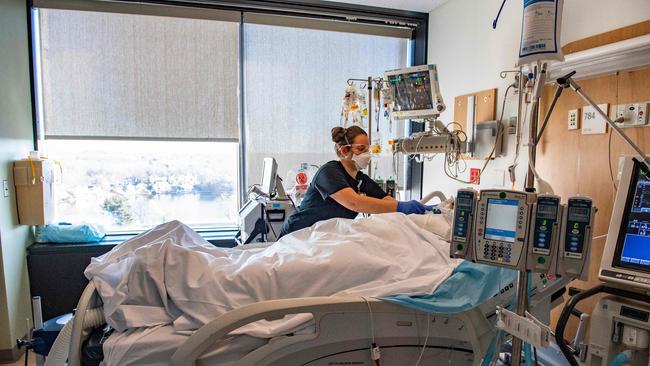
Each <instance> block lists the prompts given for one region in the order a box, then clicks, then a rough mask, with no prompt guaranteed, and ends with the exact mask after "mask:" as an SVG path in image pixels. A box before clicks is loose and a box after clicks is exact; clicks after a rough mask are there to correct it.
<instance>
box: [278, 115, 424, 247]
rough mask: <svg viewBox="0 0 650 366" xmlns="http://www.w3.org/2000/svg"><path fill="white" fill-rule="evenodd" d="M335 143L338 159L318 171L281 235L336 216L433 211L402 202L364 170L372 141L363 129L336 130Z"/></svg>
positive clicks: (349, 216)
mask: <svg viewBox="0 0 650 366" xmlns="http://www.w3.org/2000/svg"><path fill="white" fill-rule="evenodd" d="M332 141H333V142H334V144H335V150H336V154H337V155H338V160H332V161H330V162H328V163H326V164H324V165H323V166H321V167H320V169H318V171H317V172H316V174H315V175H314V178H313V180H312V182H311V185H310V186H309V188H308V189H307V193H306V194H305V197H304V199H303V201H302V203H301V204H300V207H298V208H297V209H296V211H294V212H293V214H291V216H289V218H288V219H287V221H285V223H284V225H283V226H282V231H281V232H280V236H284V235H286V234H288V233H291V232H293V231H296V230H300V229H303V228H306V227H309V226H312V225H313V224H315V223H316V222H318V221H321V220H327V219H332V218H335V217H341V218H346V219H353V218H355V217H356V216H357V215H358V214H359V213H368V214H378V213H385V212H401V213H404V214H423V213H425V212H427V211H430V210H431V209H432V206H426V205H423V204H421V203H420V202H418V201H415V200H413V201H400V202H398V201H397V200H395V199H394V198H392V197H390V196H388V195H387V194H386V192H384V191H383V190H382V189H381V188H380V187H379V185H377V183H375V181H373V180H372V179H371V178H370V177H369V176H368V175H366V174H365V173H363V172H362V171H361V170H363V169H365V168H366V167H368V164H369V163H370V151H369V145H370V141H369V140H368V134H367V133H366V131H364V130H363V129H362V128H361V127H358V126H352V127H349V128H343V127H334V128H333V129H332Z"/></svg>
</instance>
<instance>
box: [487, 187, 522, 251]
mask: <svg viewBox="0 0 650 366" xmlns="http://www.w3.org/2000/svg"><path fill="white" fill-rule="evenodd" d="M518 207H519V201H518V200H508V199H496V198H489V199H488V204H487V217H486V220H485V239H488V240H500V241H506V242H510V243H514V241H515V236H516V234H517V209H518Z"/></svg>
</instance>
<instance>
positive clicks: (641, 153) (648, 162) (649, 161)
mask: <svg viewBox="0 0 650 366" xmlns="http://www.w3.org/2000/svg"><path fill="white" fill-rule="evenodd" d="M568 82H569V85H571V89H573V90H574V91H575V92H576V93H578V95H579V96H580V97H582V99H584V100H585V101H586V102H587V103H589V105H591V106H592V107H594V109H595V110H596V112H598V114H600V115H601V116H602V117H603V118H604V119H605V121H607V124H609V126H610V127H611V128H612V129H614V131H616V133H618V135H619V136H620V137H621V138H622V139H623V140H625V142H626V143H627V144H628V145H629V146H630V147H631V148H632V150H634V151H635V152H636V153H637V155H639V158H641V159H642V160H643V162H644V163H645V164H646V165H647V166H648V167H649V168H650V159H648V157H647V156H646V154H645V152H644V151H643V150H641V148H640V147H639V146H637V144H635V143H634V142H633V141H632V140H631V139H630V138H629V137H628V136H627V135H626V134H625V132H623V130H622V129H621V128H620V127H618V126H617V125H616V123H614V121H612V120H611V118H609V116H608V115H607V113H605V112H604V111H603V110H602V109H600V107H599V106H598V104H596V103H595V102H594V101H593V100H591V98H589V96H588V95H587V94H585V93H584V92H583V91H582V88H581V87H580V85H578V84H577V83H576V82H575V81H573V79H569V80H568Z"/></svg>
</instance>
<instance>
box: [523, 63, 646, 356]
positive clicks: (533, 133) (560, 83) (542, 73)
mask: <svg viewBox="0 0 650 366" xmlns="http://www.w3.org/2000/svg"><path fill="white" fill-rule="evenodd" d="M537 71H539V74H538V76H537V77H538V79H537V82H536V83H535V86H534V87H535V91H534V93H533V96H534V97H533V101H532V102H533V108H532V115H531V123H530V137H529V145H530V146H529V148H530V160H531V162H532V165H533V166H534V165H535V159H536V150H537V143H538V142H539V141H540V140H541V138H542V135H543V134H544V130H545V129H546V125H547V124H548V121H549V119H550V118H551V114H552V113H553V110H554V109H555V105H556V103H557V101H558V99H559V98H560V96H561V95H562V92H563V91H564V89H567V88H571V89H573V91H575V92H576V93H577V94H578V95H579V96H580V97H581V98H582V99H584V100H585V101H586V102H587V103H588V104H589V105H590V106H592V107H593V108H594V109H595V110H596V111H597V112H598V114H600V115H601V116H602V117H603V118H604V119H605V121H607V124H608V125H609V126H610V127H611V128H612V129H613V130H614V131H616V133H617V134H618V135H619V136H620V137H621V138H622V139H623V140H625V142H626V143H627V145H628V146H630V147H631V148H632V149H633V150H634V151H635V152H636V154H637V155H638V156H639V158H640V159H641V160H642V161H643V163H644V164H645V165H646V167H649V168H650V158H648V157H647V156H646V154H645V153H644V152H643V150H641V148H640V147H639V146H637V145H636V144H635V143H634V142H633V141H632V140H631V139H630V138H629V137H628V136H627V135H626V134H625V132H623V130H622V129H621V128H620V127H619V126H617V125H616V123H615V122H614V121H612V119H611V118H609V116H608V115H607V113H605V112H604V111H603V110H602V109H600V107H598V105H597V104H596V103H595V102H594V101H593V100H592V99H591V98H590V97H589V96H588V95H587V94H586V93H585V92H584V91H583V90H582V87H581V86H580V85H579V84H578V83H577V82H576V81H575V80H573V79H572V77H573V75H575V73H576V72H575V71H571V72H570V73H568V74H566V75H564V76H562V77H560V78H558V79H557V80H556V82H557V88H556V90H555V95H554V96H553V100H552V101H551V104H550V105H549V108H548V110H547V111H546V115H545V116H544V121H543V123H542V127H541V129H540V130H539V132H538V131H537V123H538V118H539V114H538V113H539V100H540V94H541V88H542V87H543V85H544V83H545V79H546V64H544V66H543V67H541V69H540V70H536V72H535V74H537ZM520 90H521V89H520ZM534 182H535V177H534V172H533V168H532V167H531V166H530V164H529V166H528V175H527V176H526V186H525V189H526V191H528V192H534V190H535V188H534V184H535V183H534ZM527 292H528V274H527V273H526V272H519V282H518V287H517V314H519V315H523V313H524V312H525V311H526V308H527V306H528V304H527V302H528V301H527V300H528V297H527ZM521 351H522V341H521V340H520V339H518V338H516V337H513V339H512V362H511V365H513V366H519V365H521ZM563 352H564V351H563Z"/></svg>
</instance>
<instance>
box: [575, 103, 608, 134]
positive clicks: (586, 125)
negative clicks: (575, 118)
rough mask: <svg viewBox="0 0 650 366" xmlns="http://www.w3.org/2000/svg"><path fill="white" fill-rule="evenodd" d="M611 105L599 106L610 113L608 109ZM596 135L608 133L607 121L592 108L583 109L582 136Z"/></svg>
mask: <svg viewBox="0 0 650 366" xmlns="http://www.w3.org/2000/svg"><path fill="white" fill-rule="evenodd" d="M608 106H609V104H599V105H598V107H599V108H600V109H602V110H603V112H605V114H607V113H609V111H608V110H607V107H608ZM596 133H607V121H605V118H603V116H601V115H600V113H598V111H596V108H594V107H592V106H586V107H583V108H582V134H583V135H591V134H596Z"/></svg>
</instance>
